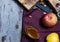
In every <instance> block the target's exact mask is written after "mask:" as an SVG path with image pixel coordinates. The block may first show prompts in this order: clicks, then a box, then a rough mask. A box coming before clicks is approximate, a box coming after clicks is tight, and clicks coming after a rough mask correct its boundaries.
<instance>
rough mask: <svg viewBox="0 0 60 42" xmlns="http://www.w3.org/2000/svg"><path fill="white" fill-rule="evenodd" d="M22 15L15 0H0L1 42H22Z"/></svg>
mask: <svg viewBox="0 0 60 42" xmlns="http://www.w3.org/2000/svg"><path fill="white" fill-rule="evenodd" d="M22 15H23V9H22V7H21V6H19V5H18V4H17V3H16V2H15V1H14V0H0V42H20V39H21V29H22Z"/></svg>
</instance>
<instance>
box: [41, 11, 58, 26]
mask: <svg viewBox="0 0 60 42" xmlns="http://www.w3.org/2000/svg"><path fill="white" fill-rule="evenodd" d="M42 23H43V25H44V26H46V27H52V26H54V25H56V23H57V16H56V14H54V13H52V12H50V13H47V14H45V15H44V16H43V17H42Z"/></svg>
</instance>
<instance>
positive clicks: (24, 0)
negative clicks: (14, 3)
mask: <svg viewBox="0 0 60 42" xmlns="http://www.w3.org/2000/svg"><path fill="white" fill-rule="evenodd" d="M18 1H19V2H20V3H21V4H22V5H23V6H24V7H25V8H26V9H28V10H30V9H31V8H32V7H33V6H34V5H35V4H36V3H37V2H38V0H18Z"/></svg>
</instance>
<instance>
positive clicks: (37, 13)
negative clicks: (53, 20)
mask: <svg viewBox="0 0 60 42" xmlns="http://www.w3.org/2000/svg"><path fill="white" fill-rule="evenodd" d="M43 15H44V13H43V11H42V10H40V9H38V8H36V9H33V10H30V11H26V10H24V14H23V28H22V36H21V42H44V41H45V37H46V36H47V35H48V34H49V33H51V32H57V33H59V34H60V25H59V24H60V21H58V23H57V24H56V25H55V26H54V27H52V28H49V29H45V27H43V26H42V25H41V24H40V19H41V17H42V16H43ZM27 26H32V27H35V28H36V29H37V30H38V32H39V34H40V37H39V40H32V39H30V38H29V37H27V36H26V35H25V31H24V30H25V28H26V27H27Z"/></svg>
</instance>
